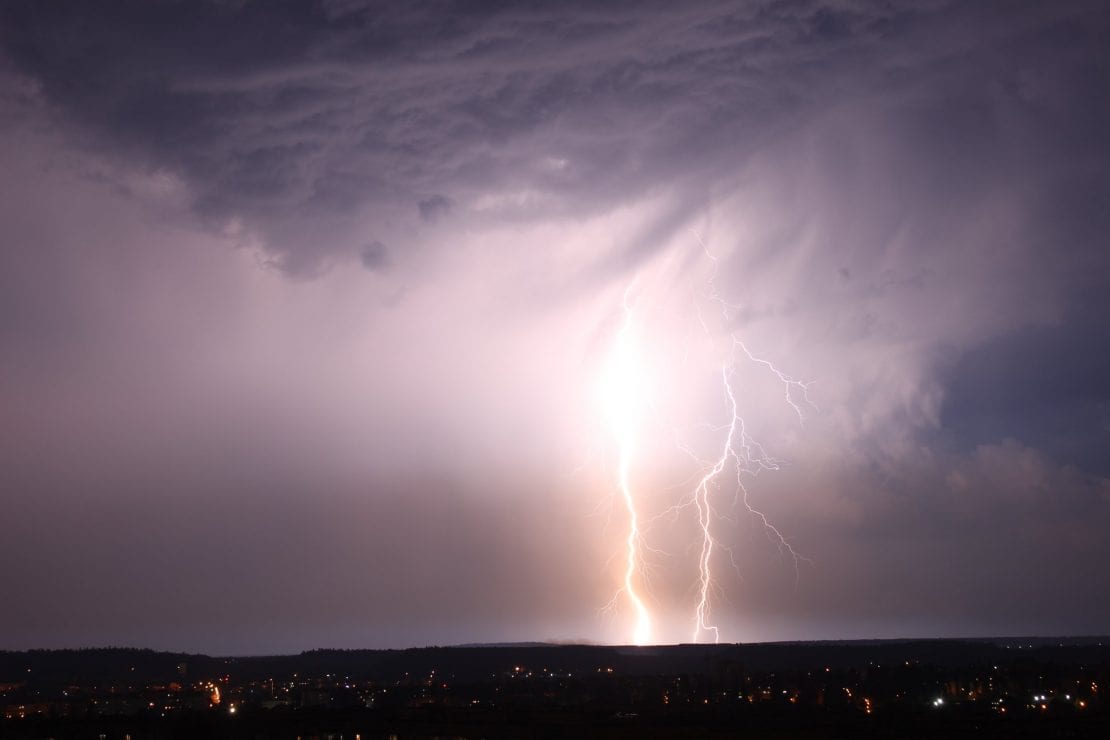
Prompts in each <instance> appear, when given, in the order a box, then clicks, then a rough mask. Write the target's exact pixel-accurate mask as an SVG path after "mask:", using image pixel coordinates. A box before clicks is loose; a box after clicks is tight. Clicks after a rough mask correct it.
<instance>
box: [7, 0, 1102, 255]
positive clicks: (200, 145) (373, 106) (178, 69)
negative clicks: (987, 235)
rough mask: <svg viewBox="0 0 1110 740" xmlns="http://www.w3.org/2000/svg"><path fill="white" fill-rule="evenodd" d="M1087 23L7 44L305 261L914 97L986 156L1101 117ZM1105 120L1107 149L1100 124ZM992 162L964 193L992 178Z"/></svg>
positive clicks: (26, 22) (335, 32) (102, 17)
mask: <svg viewBox="0 0 1110 740" xmlns="http://www.w3.org/2000/svg"><path fill="white" fill-rule="evenodd" d="M1090 7H1094V6H1085V5H1080V4H1072V5H1068V6H1067V7H1066V8H1064V9H1063V10H1057V11H1056V12H1050V11H1048V10H1046V9H1044V8H1042V7H1040V4H1026V5H1025V6H1022V7H1020V8H1019V7H1018V6H1012V7H1011V8H1009V9H1008V12H1006V13H1001V14H1000V13H993V12H990V11H989V10H988V9H987V8H986V7H985V6H982V5H974V6H967V5H959V4H957V5H956V6H955V7H945V5H944V4H930V5H920V6H913V5H902V6H891V7H881V6H876V5H873V4H869V3H860V4H855V3H837V4H832V3H830V4H828V5H827V6H826V5H823V4H815V3H808V2H798V3H766V4H739V5H736V6H731V7H730V6H725V5H721V4H719V3H712V4H706V5H702V6H699V5H696V4H695V5H687V4H683V6H682V7H681V8H680V7H678V6H673V5H668V4H654V5H650V4H649V5H643V4H638V5H637V6H636V7H635V11H634V12H633V11H630V10H629V9H626V8H618V7H614V6H607V7H604V8H602V7H596V8H595V7H593V6H581V7H576V6H573V5H565V4H558V5H554V4H543V3H538V4H524V5H522V6H519V7H517V6H498V5H492V6H480V5H474V4H469V3H460V4H456V3H450V2H444V3H435V4H431V5H423V6H419V7H416V6H409V5H392V6H391V5H383V4H376V3H372V4H368V5H366V6H365V7H363V6H360V5H359V4H357V3H351V4H341V5H339V6H336V5H332V4H328V3H292V2H289V3H286V2H281V3H267V2H242V3H223V2H204V3H198V4H182V3H166V2H153V3H152V2H122V3H116V4H113V5H112V6H111V7H110V8H97V7H94V6H90V5H89V4H87V3H81V2H63V3H48V4H44V3H36V2H16V3H8V4H6V5H5V7H4V9H3V24H2V27H3V31H2V32H0V33H2V34H3V36H2V38H3V46H4V49H5V51H6V52H7V54H8V55H9V57H10V58H11V59H12V60H13V61H14V62H15V63H16V64H17V65H18V66H19V68H20V69H22V70H23V71H24V72H25V73H27V74H28V75H31V76H32V77H33V78H35V79H37V80H39V81H40V82H41V84H42V86H43V90H44V92H45V95H46V96H47V98H48V99H49V100H50V101H52V102H53V103H54V104H55V105H56V106H57V107H58V109H59V111H60V113H61V114H62V116H63V117H64V119H65V120H67V121H71V122H74V123H76V124H77V125H79V126H81V127H82V129H83V130H85V131H86V132H88V134H89V135H90V136H91V137H92V141H93V142H95V144H96V145H98V146H103V147H108V148H110V149H111V150H114V151H119V152H122V153H125V154H126V155H127V156H129V157H132V158H134V159H135V160H137V161H140V162H145V163H147V164H148V165H149V166H151V167H164V168H169V169H171V170H172V171H174V172H175V173H177V174H179V175H180V176H182V177H184V178H185V179H186V181H187V182H188V183H189V186H190V188H191V191H192V197H193V202H194V205H195V207H196V210H197V212H198V213H200V214H201V215H203V216H205V217H207V218H212V219H217V220H220V219H227V218H231V217H238V218H242V219H244V220H246V221H247V222H248V223H249V224H250V225H251V226H252V227H254V228H257V229H259V230H260V231H261V232H262V233H263V234H264V236H265V238H266V240H267V242H268V243H269V246H270V249H272V250H273V251H274V252H275V253H276V254H277V255H278V256H279V257H281V258H282V259H284V260H285V261H286V263H287V265H288V266H289V267H290V268H291V269H297V268H298V267H301V268H304V269H309V270H311V269H312V265H313V264H314V263H315V262H318V261H319V260H322V259H326V258H327V257H328V256H329V255H331V254H334V253H337V252H342V251H344V250H345V249H347V248H348V247H346V246H344V244H343V242H344V241H345V240H347V239H349V238H351V237H349V236H346V235H344V234H343V232H342V230H341V229H340V230H338V231H336V230H335V229H334V228H330V229H329V230H331V231H332V233H333V234H334V238H330V239H326V240H319V239H312V238H310V237H308V236H307V234H303V233H300V231H299V230H298V229H297V228H295V227H292V226H291V222H296V221H304V220H305V219H309V220H311V221H313V223H317V224H320V223H325V224H328V225H329V227H334V225H335V224H342V223H345V222H346V219H350V218H353V217H354V214H355V212H369V213H373V214H381V213H383V212H386V211H388V210H390V209H396V208H401V207H403V206H404V205H406V204H408V205H409V207H412V206H414V205H415V206H416V207H417V209H418V211H419V214H420V216H421V218H422V219H424V220H433V217H434V216H441V215H444V214H446V213H447V209H446V208H444V207H443V206H444V205H446V204H447V203H448V202H450V200H454V201H457V202H458V203H460V205H461V208H462V209H463V210H466V209H467V208H473V206H474V204H475V201H476V200H478V199H480V196H481V195H482V194H484V193H489V192H512V191H528V192H529V193H532V194H533V195H534V196H535V197H534V198H533V199H532V200H531V201H529V202H528V203H527V204H521V203H517V204H515V205H508V206H505V207H504V208H503V209H502V215H511V214H512V212H519V211H524V212H527V213H531V214H532V215H536V214H542V213H560V212H570V213H574V214H579V215H580V214H582V213H585V212H590V211H600V210H605V209H608V208H611V207H613V206H614V205H618V204H620V203H621V202H626V201H628V200H629V199H632V198H635V197H637V196H639V195H641V194H643V193H644V192H646V191H648V190H650V189H652V188H655V187H659V186H660V184H679V186H680V187H681V182H682V181H684V180H689V179H691V178H705V177H708V178H710V179H711V180H716V179H720V178H722V177H726V178H727V176H728V175H729V174H730V172H732V171H734V170H735V169H736V168H737V167H738V166H740V165H741V164H742V163H743V162H744V160H745V157H746V156H748V155H749V154H750V153H751V152H753V151H755V150H756V149H758V148H759V147H760V146H762V145H763V144H765V143H766V142H767V141H768V140H771V139H774V138H775V137H777V136H779V135H780V132H782V131H784V130H789V129H790V128H791V127H794V126H797V125H799V124H800V123H801V122H802V121H804V120H806V118H807V117H808V116H810V115H812V114H813V113H814V111H817V110H823V109H827V108H829V107H835V106H837V105H841V104H843V103H844V102H845V101H848V102H850V101H851V100H852V99H853V98H858V97H866V96H874V95H895V96H898V95H906V96H908V103H907V105H906V106H904V107H903V110H904V112H905V115H906V117H907V124H909V129H908V134H909V135H910V136H920V137H923V138H924V139H926V140H928V139H937V138H938V137H940V138H943V143H942V144H941V149H940V150H939V151H936V152H935V154H939V155H940V156H941V157H942V159H941V160H939V161H940V162H941V163H943V161H944V159H943V158H944V157H948V158H958V157H961V156H964V155H967V154H974V150H973V148H974V147H975V146H976V145H977V144H978V143H979V142H981V141H982V140H983V139H984V138H988V139H989V137H990V136H992V134H993V133H994V132H996V131H997V128H998V126H997V121H995V120H994V119H993V116H994V114H995V113H996V112H997V111H998V107H997V104H996V100H994V99H995V98H998V97H999V96H1001V97H1003V98H1017V97H1020V96H1022V95H1030V96H1034V97H1035V96H1048V97H1049V98H1050V100H1048V101H1047V102H1048V103H1049V104H1051V102H1052V101H1051V97H1052V96H1053V95H1055V96H1057V99H1058V97H1059V95H1060V93H1059V92H1058V91H1057V90H1055V89H1054V87H1053V86H1055V85H1057V84H1059V83H1060V82H1062V81H1064V82H1066V83H1067V85H1068V87H1069V88H1071V87H1077V86H1078V87H1081V88H1082V90H1075V91H1070V90H1069V92H1068V93H1067V96H1068V99H1070V98H1071V96H1072V95H1074V94H1077V93H1088V94H1090V95H1091V98H1090V103H1089V105H1090V107H1092V108H1102V109H1103V110H1104V108H1105V105H1106V103H1105V102H1099V101H1100V99H1104V96H1099V95H1097V91H1098V89H1100V88H1099V84H1100V83H1102V82H1104V78H1105V74H1104V73H1105V69H1104V68H1099V67H1098V65H1095V67H1093V68H1092V67H1091V65H1090V64H1089V61H1090V60H1089V59H1085V58H1083V57H1082V55H1081V54H1079V53H1078V52H1077V51H1076V50H1077V49H1078V50H1083V49H1093V48H1094V47H1095V46H1096V45H1097V44H1098V42H1099V40H1100V39H1101V36H1100V35H1099V34H1100V33H1102V32H1104V28H1101V27H1100V24H1097V23H1096V24H1094V25H1093V26H1092V24H1091V23H1090V18H1089V16H1091V15H1092V12H1090ZM1041 25H1044V26H1046V28H1043V29H1042V28H1039V26H1041ZM1061 54H1062V55H1064V56H1065V57H1066V56H1069V55H1070V56H1071V57H1072V61H1071V63H1070V64H1068V65H1067V66H1069V67H1071V68H1070V69H1063V70H1061V69H1059V68H1058V67H1059V65H1058V64H1057V62H1056V61H1054V60H1055V58H1057V57H1060V55H1061ZM1046 55H1050V56H1051V57H1052V59H1048V60H1047V61H1049V62H1051V63H1050V64H1049V65H1048V67H1047V71H1046V72H1045V73H1044V74H1045V75H1047V77H1048V78H1049V79H1044V80H1041V81H1040V82H1039V83H1038V80H1037V79H1036V75H1037V72H1038V70H1041V69H1042V68H1043V66H1044V62H1045V61H1046V58H1045V57H1046ZM1064 61H1065V63H1066V62H1067V60H1066V59H1065V60H1064ZM1010 65H1013V66H1014V69H1012V70H1008V69H1007V67H1008V66H1010ZM1054 67H1057V68H1054ZM1061 73H1063V74H1066V75H1067V76H1068V79H1067V80H1061V79H1060V75H1061ZM1030 77H1032V79H1029V78H1030ZM938 80H940V81H941V84H942V85H943V87H942V88H938V87H933V86H935V85H937V82H938ZM1038 84H1040V87H1038ZM1036 104H1037V101H1036V100H1034V101H1033V102H1032V103H1031V105H1036ZM1065 113H1066V114H1067V116H1068V122H1069V123H1070V124H1074V125H1072V126H1071V128H1075V127H1077V126H1080V127H1081V126H1083V125H1084V122H1082V121H1079V120H1073V111H1065ZM1040 115H1041V116H1042V117H1043V118H1044V119H1045V121H1044V122H1045V124H1046V125H1055V124H1057V123H1059V121H1056V120H1052V118H1053V111H1052V110H1051V109H1050V108H1047V109H1044V110H1042V111H1040ZM1091 118H1092V120H1091V121H1088V122H1086V124H1085V125H1086V127H1087V136H1088V138H1089V137H1091V136H1095V135H1097V134H1096V131H1097V127H1096V126H1095V125H1094V124H1096V123H1097V121H1100V120H1102V114H1101V113H1099V112H1098V111H1092V115H1091ZM1062 133H1066V134H1067V135H1068V136H1069V137H1072V136H1074V134H1075V133H1076V132H1074V131H1067V132H1062ZM925 143H932V145H933V146H934V147H935V146H936V144H937V143H938V142H935V141H934V142H925ZM1080 143H1081V142H1080ZM1077 145H1078V144H1077ZM976 159H978V160H979V161H980V162H981V161H982V158H981V157H978V156H977V157H976ZM934 161H937V160H935V159H933V158H932V157H929V158H924V159H922V160H921V161H918V162H915V163H914V164H915V165H926V166H928V165H929V163H930V162H934ZM975 171H976V170H975V168H973V167H968V168H965V171H964V174H965V175H970V177H965V178H962V182H961V183H951V182H950V183H949V187H951V186H953V185H954V186H955V187H956V188H959V187H975ZM937 174H938V176H942V177H943V176H944V175H945V174H946V173H945V172H943V171H938V173H937ZM429 192H430V193H437V195H432V196H427V195H423V194H426V193H429ZM951 196H952V197H958V191H956V190H953V191H951ZM441 199H442V200H441ZM506 211H507V213H506ZM321 219H322V221H321Z"/></svg>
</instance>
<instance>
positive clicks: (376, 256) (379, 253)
mask: <svg viewBox="0 0 1110 740" xmlns="http://www.w3.org/2000/svg"><path fill="white" fill-rule="evenodd" d="M358 256H359V259H360V260H362V266H363V267H365V268H366V269H367V270H370V271H371V272H377V271H379V270H384V269H386V268H387V267H389V250H388V249H387V248H386V246H385V245H384V244H382V243H381V242H380V241H377V240H376V239H375V240H374V241H372V242H370V243H369V244H367V245H366V246H364V247H363V248H362V251H361V252H359V255H358Z"/></svg>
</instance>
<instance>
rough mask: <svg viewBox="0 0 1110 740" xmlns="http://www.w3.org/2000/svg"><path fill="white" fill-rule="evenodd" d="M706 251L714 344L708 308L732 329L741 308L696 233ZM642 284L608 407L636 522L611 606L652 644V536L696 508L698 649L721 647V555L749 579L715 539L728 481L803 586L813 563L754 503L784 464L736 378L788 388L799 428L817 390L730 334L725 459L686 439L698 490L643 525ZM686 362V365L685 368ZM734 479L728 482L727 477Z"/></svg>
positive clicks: (625, 329)
mask: <svg viewBox="0 0 1110 740" xmlns="http://www.w3.org/2000/svg"><path fill="white" fill-rule="evenodd" d="M695 236H696V237H697V241H698V243H699V244H700V245H701V247H702V249H703V251H704V252H705V255H706V257H707V258H708V259H709V261H710V262H711V264H712V272H711V274H710V275H709V277H708V279H706V281H705V283H704V290H703V291H701V297H702V300H701V301H698V300H695V302H694V309H695V313H696V316H697V320H698V323H699V324H700V326H701V329H702V331H703V332H704V334H705V335H706V336H708V337H712V336H713V332H712V331H711V329H710V326H709V323H708V322H707V320H706V316H705V312H704V311H703V304H706V305H713V306H716V307H717V309H718V310H719V315H720V316H721V319H722V321H723V323H724V324H725V326H728V325H730V324H731V323H732V316H733V312H734V311H735V310H736V309H737V308H739V307H738V306H735V305H732V304H730V303H728V302H727V301H725V300H724V299H723V298H722V297H721V296H720V295H719V294H718V293H717V291H716V288H715V281H716V277H717V273H718V269H719V263H718V260H717V258H716V257H715V256H714V255H713V254H712V253H711V252H710V251H709V249H708V248H707V247H706V245H705V242H704V241H702V239H701V236H700V235H698V234H697V232H695ZM636 285H637V280H633V282H632V284H630V285H629V286H628V287H627V288H626V289H625V291H624V295H623V299H622V308H623V321H622V323H621V326H620V330H619V331H618V332H617V334H616V336H615V340H614V343H613V348H612V351H611V353H610V356H609V360H608V364H607V366H606V381H605V400H606V411H607V415H608V418H609V423H610V426H611V428H612V431H613V434H614V436H615V438H616V441H617V446H618V451H619V452H618V465H617V468H618V469H617V489H618V491H619V493H620V498H621V500H622V502H623V504H624V507H625V510H626V513H627V515H628V522H629V525H628V532H627V535H626V537H625V539H624V574H623V584H622V586H621V587H620V588H619V589H618V591H617V593H616V594H615V595H614V596H613V598H612V599H611V600H610V602H609V604H608V605H607V607H606V609H613V608H615V607H616V605H617V602H618V601H619V600H620V599H621V597H622V596H623V597H624V598H625V599H627V601H628V602H629V603H630V604H631V606H632V608H633V611H634V613H635V624H634V628H633V641H634V642H635V643H636V644H644V643H646V642H648V641H649V640H650V639H651V636H652V618H651V615H650V613H649V610H648V608H647V605H646V603H645V601H644V598H643V596H642V595H641V592H640V591H639V590H638V584H642V585H643V587H645V588H647V587H648V586H649V582H648V580H647V569H646V566H647V563H646V562H645V558H644V553H645V551H651V552H659V551H657V550H654V549H653V548H650V547H648V546H647V544H646V540H645V533H646V532H648V531H650V529H651V527H652V526H653V525H654V523H655V522H656V521H658V520H659V519H661V518H663V517H665V516H668V515H672V516H673V515H677V514H678V513H680V512H682V511H683V510H685V509H687V508H690V507H693V509H694V512H695V516H696V521H697V525H698V531H699V532H700V540H701V542H700V552H699V553H698V561H697V563H698V565H697V581H696V584H695V592H696V600H695V605H694V629H693V635H692V636H693V641H694V642H698V641H700V640H702V639H703V638H705V637H707V636H712V639H713V641H714V642H719V640H720V636H721V635H720V628H719V627H718V626H717V625H716V624H715V623H714V621H713V619H712V613H711V612H712V604H713V601H714V597H715V596H717V595H720V594H723V592H724V589H723V588H722V587H721V586H720V584H719V583H718V579H717V577H716V575H715V574H714V564H715V560H716V559H717V553H718V552H721V553H724V554H727V555H728V559H729V561H730V562H731V565H732V567H733V569H734V570H735V571H736V573H737V575H738V576H739V577H741V578H742V575H741V574H740V568H739V566H738V565H737V562H736V558H735V556H734V553H733V551H732V549H731V548H730V547H728V546H726V545H725V544H723V543H722V542H720V541H719V540H718V539H717V538H716V536H715V534H714V526H715V523H716V522H718V521H719V520H721V519H725V520H729V521H731V519H729V517H728V516H727V515H724V514H722V513H721V512H720V510H719V508H720V504H719V503H718V501H717V499H718V498H719V494H720V493H721V489H722V486H723V484H724V483H725V479H726V478H731V479H732V480H733V483H732V487H733V495H732V508H733V509H736V508H739V507H743V510H744V511H745V512H746V513H747V514H748V515H749V516H752V517H754V518H755V519H756V521H758V522H759V523H760V524H761V525H762V527H763V530H764V532H765V533H766V535H767V537H768V538H769V540H770V541H771V542H772V543H773V544H775V545H776V546H777V547H778V550H779V553H780V556H784V557H789V558H790V559H791V561H792V563H793V567H794V576H795V583H797V581H798V577H799V563H801V562H810V561H809V560H808V558H806V557H804V556H803V555H801V554H800V553H798V551H797V550H795V549H794V547H793V545H792V544H791V543H790V542H789V541H788V540H787V538H786V537H785V536H784V535H783V533H782V532H781V531H780V530H779V529H778V528H777V527H776V526H775V525H774V524H773V523H772V522H771V521H770V519H769V518H768V517H767V516H766V515H765V514H764V513H763V512H762V511H760V510H759V509H757V508H756V507H755V506H754V505H753V504H752V502H751V497H750V495H749V491H748V488H747V486H746V485H745V477H755V476H758V475H759V473H760V472H762V471H766V470H778V469H779V467H780V461H778V460H776V459H775V458H773V457H771V456H770V455H769V454H767V452H766V451H765V450H764V448H763V446H762V445H761V444H760V443H759V442H758V441H756V440H755V439H753V438H752V437H751V435H750V434H749V433H748V431H747V426H746V424H745V421H744V417H743V415H742V414H741V411H740V403H739V401H738V390H737V388H736V386H735V375H736V370H737V366H738V363H740V362H747V363H751V364H752V365H755V366H758V367H761V368H763V369H765V370H766V371H767V372H769V373H770V374H771V375H772V377H774V378H775V379H776V380H777V381H778V382H779V383H780V384H781V386H782V388H783V394H784V398H785V401H786V404H787V405H788V406H789V407H790V408H791V409H792V410H793V412H794V414H795V415H796V416H797V418H798V422H799V424H801V425H803V426H804V423H805V410H806V409H809V408H812V409H813V410H815V411H816V410H818V409H817V406H816V405H815V404H814V403H813V402H812V401H811V400H810V398H809V393H808V391H809V387H810V383H808V382H803V381H800V380H797V379H795V378H793V377H791V376H790V375H788V374H786V373H785V372H783V371H782V370H780V369H779V368H778V367H777V366H776V365H775V364H774V363H772V362H771V361H770V360H767V359H765V358H763V357H760V356H758V355H756V354H755V353H753V352H752V351H751V350H750V349H749V348H748V346H747V345H746V344H745V343H744V342H743V341H742V340H741V338H740V337H739V336H738V334H737V333H736V332H735V331H732V332H730V333H729V334H727V337H728V340H729V347H728V351H727V356H726V357H725V359H724V360H723V362H721V364H720V367H719V373H718V374H719V377H720V382H721V387H722V394H723V398H724V401H725V406H726V411H727V421H726V422H725V423H724V424H722V425H719V426H715V427H714V426H709V425H705V426H708V427H709V429H710V431H711V432H713V433H715V434H719V435H720V437H719V446H718V447H717V450H718V452H717V454H716V456H715V457H713V458H711V459H702V458H700V457H699V456H698V455H697V454H696V453H695V452H694V451H693V449H692V448H691V447H690V446H689V445H687V444H685V443H683V442H682V441H681V435H680V434H678V432H677V430H676V435H677V436H678V437H679V439H678V442H677V445H678V448H679V449H680V450H681V451H683V452H685V453H686V454H687V455H688V456H689V457H690V458H691V459H692V460H694V461H695V463H696V465H697V473H696V474H695V475H694V476H692V478H691V482H693V481H696V482H693V486H692V488H687V489H686V490H687V494H686V495H685V496H684V497H683V498H682V499H681V500H680V501H679V502H677V503H676V504H674V505H673V506H670V507H668V508H667V509H665V510H664V511H663V512H661V513H659V514H657V515H656V516H654V517H652V518H650V519H647V520H643V523H641V522H642V520H641V516H640V514H639V511H638V508H637V500H636V495H635V491H634V489H633V485H632V481H631V474H632V470H633V467H634V463H635V459H636V452H637V442H638V434H637V433H638V432H639V431H640V427H641V425H642V421H643V418H642V417H643V412H644V410H645V409H646V408H648V407H649V406H650V403H649V399H648V396H647V393H646V389H645V387H644V384H643V382H642V375H643V369H644V368H643V364H642V363H643V359H642V358H641V357H640V354H639V352H638V346H637V336H636V334H637V332H638V331H639V330H640V329H641V327H639V326H637V322H636V320H635V319H636V316H635V306H634V303H633V301H632V296H633V294H634V291H635V289H636ZM688 357H689V345H687V348H686V354H685V358H688ZM685 358H684V360H683V363H684V364H685ZM728 471H731V474H730V475H727V476H726V472H728Z"/></svg>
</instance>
